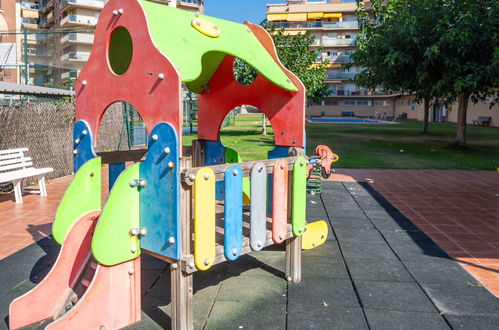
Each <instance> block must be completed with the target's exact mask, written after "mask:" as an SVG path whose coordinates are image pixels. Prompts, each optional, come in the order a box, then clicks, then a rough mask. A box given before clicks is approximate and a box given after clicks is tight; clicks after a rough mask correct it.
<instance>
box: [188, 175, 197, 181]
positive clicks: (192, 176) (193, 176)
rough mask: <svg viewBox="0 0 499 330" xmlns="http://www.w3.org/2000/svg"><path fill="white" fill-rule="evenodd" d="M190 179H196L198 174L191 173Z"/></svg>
mask: <svg viewBox="0 0 499 330" xmlns="http://www.w3.org/2000/svg"><path fill="white" fill-rule="evenodd" d="M189 179H191V180H192V181H194V180H196V176H195V175H194V174H192V173H191V174H189Z"/></svg>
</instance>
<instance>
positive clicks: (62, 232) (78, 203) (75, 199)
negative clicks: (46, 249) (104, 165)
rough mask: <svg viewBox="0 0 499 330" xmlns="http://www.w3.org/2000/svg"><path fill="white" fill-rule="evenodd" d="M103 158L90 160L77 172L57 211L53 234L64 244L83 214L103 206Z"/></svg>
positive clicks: (58, 241)
mask: <svg viewBox="0 0 499 330" xmlns="http://www.w3.org/2000/svg"><path fill="white" fill-rule="evenodd" d="M101 177H102V175H101V158H100V157H96V158H92V159H90V160H88V161H87V162H85V164H83V165H82V166H81V167H80V169H79V170H78V171H77V172H76V174H75V176H74V178H73V180H72V181H71V183H70V184H69V187H68V188H67V190H66V192H65V193H64V197H63V198H62V200H61V203H60V204H59V207H58V209H57V212H56V213H55V220H54V225H53V227H52V234H53V235H54V239H55V241H56V242H57V243H59V244H62V243H63V242H64V239H65V238H66V235H67V233H68V231H69V229H70V228H71V226H72V225H73V223H74V222H75V221H76V220H78V219H79V218H80V216H81V215H83V214H85V213H87V212H90V211H94V210H100V208H101Z"/></svg>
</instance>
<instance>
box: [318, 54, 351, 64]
mask: <svg viewBox="0 0 499 330" xmlns="http://www.w3.org/2000/svg"><path fill="white" fill-rule="evenodd" d="M319 60H328V61H329V63H334V64H346V63H351V62H352V58H351V57H350V55H336V56H322V57H320V58H319Z"/></svg>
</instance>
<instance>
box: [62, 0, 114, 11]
mask: <svg viewBox="0 0 499 330" xmlns="http://www.w3.org/2000/svg"><path fill="white" fill-rule="evenodd" d="M60 6H61V8H63V10H65V9H67V8H69V7H82V8H90V9H102V8H104V0H64V1H62V2H61V5H60Z"/></svg>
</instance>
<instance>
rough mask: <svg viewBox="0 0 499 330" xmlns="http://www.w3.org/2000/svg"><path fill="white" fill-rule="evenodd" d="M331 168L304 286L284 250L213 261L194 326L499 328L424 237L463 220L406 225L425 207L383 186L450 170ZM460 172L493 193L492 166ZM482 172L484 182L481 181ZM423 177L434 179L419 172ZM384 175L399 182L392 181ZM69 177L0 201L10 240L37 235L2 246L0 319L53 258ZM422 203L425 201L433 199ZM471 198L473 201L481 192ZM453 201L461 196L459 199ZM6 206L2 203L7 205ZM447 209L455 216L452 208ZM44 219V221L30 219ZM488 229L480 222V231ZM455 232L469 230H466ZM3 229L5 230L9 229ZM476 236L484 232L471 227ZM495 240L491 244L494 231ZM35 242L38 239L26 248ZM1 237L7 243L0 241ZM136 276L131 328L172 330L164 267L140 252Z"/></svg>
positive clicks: (198, 291)
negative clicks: (291, 280)
mask: <svg viewBox="0 0 499 330" xmlns="http://www.w3.org/2000/svg"><path fill="white" fill-rule="evenodd" d="M338 172H339V174H338V175H336V176H335V179H337V180H338V179H340V175H343V178H342V179H343V180H349V182H348V181H345V182H326V183H325V185H324V192H323V194H322V195H320V196H319V195H318V196H310V197H309V199H308V207H307V212H308V215H307V217H308V219H309V220H310V221H313V220H319V219H324V220H327V221H328V222H329V223H330V225H331V228H330V229H331V233H330V236H329V238H328V241H327V242H326V243H325V244H324V245H322V246H320V247H318V248H316V249H313V250H309V251H305V252H304V253H303V279H302V282H301V283H299V284H288V283H287V282H286V281H285V280H284V279H283V276H284V273H283V271H284V251H282V250H280V249H273V250H267V251H263V252H259V253H253V254H250V255H246V256H243V257H241V258H239V259H238V260H237V261H235V262H231V263H224V264H221V265H217V266H216V267H214V268H213V269H211V270H210V271H207V272H198V273H196V274H195V278H194V290H195V294H194V311H195V312H194V322H195V327H196V328H205V329H227V328H228V329H260V328H276V329H285V328H288V329H302V328H310V327H314V328H328V329H368V328H371V329H377V328H380V329H381V328H383V329H387V328H397V329H416V328H428V329H449V328H454V329H470V328H473V329H491V328H497V327H499V299H498V298H496V297H494V296H493V295H492V294H491V293H490V292H489V291H487V289H485V286H486V285H488V282H486V281H484V280H480V281H478V280H477V279H476V278H474V277H472V276H471V275H470V274H469V273H468V272H467V271H465V270H464V269H463V268H462V267H461V266H460V265H459V264H458V263H457V262H456V261H454V260H453V259H452V258H451V256H449V254H448V253H446V252H445V251H444V250H442V249H441V248H440V247H439V245H437V244H435V242H436V241H437V240H436V239H432V238H433V237H435V238H437V237H438V236H432V238H430V237H429V236H428V235H426V232H428V234H430V235H431V233H432V231H431V230H429V231H428V228H426V227H424V226H425V225H426V226H429V225H431V226H433V227H435V228H437V229H439V231H440V232H441V233H442V234H444V235H446V234H448V233H453V232H454V231H452V230H451V231H445V230H443V229H445V228H449V229H450V228H451V227H456V226H460V225H459V223H457V222H456V223H454V224H453V226H447V227H441V226H438V224H431V223H428V224H422V223H421V222H418V220H419V219H418V220H416V221H414V222H413V217H414V215H412V214H411V213H410V210H412V211H413V212H414V213H416V214H419V216H420V217H422V218H423V219H425V221H426V222H428V220H431V219H432V217H431V216H430V213H429V212H428V213H419V212H418V208H416V206H413V208H410V207H409V208H407V207H406V208H405V209H404V208H403V207H401V206H402V204H397V203H398V202H397V201H396V200H395V197H394V196H390V193H389V191H392V192H394V193H392V195H397V196H398V198H400V197H402V195H399V193H400V191H397V189H396V188H395V187H396V186H397V185H398V186H399V187H405V188H407V189H406V190H407V191H405V192H406V193H408V194H411V193H410V192H409V191H411V189H409V188H410V187H411V184H413V183H411V182H413V180H407V181H404V180H405V179H404V178H412V177H414V178H415V179H414V182H417V183H418V184H419V186H417V188H418V191H424V189H425V186H426V185H433V184H434V182H435V181H434V180H437V178H441V179H439V180H438V181H437V182H439V183H440V185H436V186H435V187H439V189H443V190H445V185H444V184H445V182H447V183H452V184H453V182H455V181H457V180H446V179H445V177H442V176H444V175H450V174H451V172H448V173H447V172H445V173H442V172H443V171H434V173H433V171H428V173H422V172H424V171H422V172H421V171H392V172H391V173H390V172H386V171H385V172H383V171H381V170H380V171H379V172H378V171H377V170H369V171H360V170H359V171H355V170H348V171H347V170H341V171H338ZM383 173H385V174H383ZM398 173H404V174H398ZM412 173H414V174H412ZM439 173H440V175H439ZM425 174H426V175H427V176H426V177H425ZM460 174H461V183H462V186H463V188H462V189H464V190H465V191H466V190H467V191H468V192H469V195H471V197H473V196H474V195H475V193H476V194H479V196H482V195H481V194H482V193H483V194H484V195H483V197H482V198H485V199H486V198H487V196H488V195H487V194H486V192H487V191H489V190H488V189H494V188H493V186H492V187H489V185H490V184H491V183H492V184H493V183H494V181H493V180H494V179H495V180H496V182H497V176H494V175H497V174H496V173H491V172H461V173H460ZM431 175H433V177H432V176H431ZM466 175H470V176H474V181H473V184H472V185H470V186H469V187H466V186H467V185H468V184H469V183H465V181H466V180H464V179H463V178H464V177H466ZM482 176H484V177H485V178H484V179H483V180H481V179H479V178H480V177H482ZM427 177H429V179H426V178H427ZM354 179H359V181H360V182H355V181H354ZM390 180H392V181H395V182H396V184H395V183H392V184H390V183H389V182H390ZM470 180H471V179H470ZM68 182H69V179H63V180H57V181H55V182H52V183H51V184H49V185H48V188H49V197H48V198H44V199H43V201H40V199H41V198H40V197H39V196H25V201H26V203H25V204H24V205H22V206H14V204H13V202H11V201H4V202H0V214H2V215H4V214H7V212H10V211H9V210H10V209H13V210H15V212H13V213H12V214H10V216H9V217H4V216H2V219H3V221H7V223H9V224H10V225H9V227H6V228H9V229H8V230H9V231H10V232H12V233H17V235H15V236H18V237H20V238H23V236H22V235H21V234H23V233H22V232H23V231H26V232H28V233H29V235H32V238H31V241H29V240H23V242H24V243H19V244H18V245H17V247H16V248H17V249H18V251H17V252H15V253H13V254H12V252H13V251H11V252H10V253H9V252H3V253H4V258H3V259H2V260H0V315H1V316H2V318H5V319H4V320H5V321H7V318H6V317H7V310H8V304H9V303H10V301H11V300H12V299H13V298H15V297H17V296H19V295H21V294H23V293H24V292H26V291H27V290H29V289H30V288H32V287H33V286H34V285H36V283H39V281H40V280H41V279H42V278H43V277H44V276H45V275H46V274H47V272H48V271H49V269H50V267H51V265H52V264H53V262H54V261H55V258H56V256H57V252H58V249H59V247H58V246H57V244H55V242H54V241H53V240H52V239H51V238H50V236H48V237H44V236H45V235H48V234H49V232H50V222H51V217H52V215H51V213H50V210H52V212H55V207H56V206H57V203H56V202H55V201H58V200H59V199H60V197H62V193H63V191H64V190H65V185H67V183H68ZM458 186H459V185H458ZM414 187H416V186H414ZM475 188H476V189H475ZM455 189H457V187H455ZM412 191H414V190H412ZM446 193H447V198H457V197H449V196H454V195H452V194H453V190H451V189H450V188H449V190H446ZM57 196H59V197H58V198H57ZM437 196H438V190H436V191H435V196H432V198H433V200H435V201H437V202H438V200H437V199H436V198H437ZM419 197H420V198H423V197H421V196H419ZM460 197H466V196H464V195H462V196H460ZM424 198H425V200H426V198H430V197H426V196H425V197H424ZM495 198H497V197H495ZM463 199H465V198H463ZM409 200H410V199H408V200H407V201H409ZM413 200H414V199H413ZM468 200H472V201H475V202H477V198H470V199H468ZM402 201H403V199H402ZM428 201H430V200H429V199H428ZM493 201H494V200H492V202H493ZM496 201H497V200H496ZM459 202H463V203H464V201H463V200H461V201H459ZM52 204H54V205H52ZM427 204H429V205H438V204H431V203H427ZM485 204H487V203H485ZM485 204H476V206H479V205H481V206H483V205H485ZM496 204H497V202H496ZM496 204H494V203H492V204H490V200H489V204H487V205H489V206H490V205H491V206H492V208H493V207H494V206H495V205H496ZM5 205H9V206H10V209H8V208H7V207H5ZM404 205H405V204H404ZM407 205H416V204H412V203H409V204H407ZM462 205H463V206H464V205H466V203H464V204H462ZM424 206H425V207H426V205H424ZM45 208H47V209H45ZM49 208H51V209H49ZM469 209H471V207H470V208H469ZM475 210H476V211H475V212H476V213H478V214H482V213H489V215H490V216H491V219H493V217H494V216H496V215H497V209H496V210H495V213H493V212H492V211H494V210H491V209H490V208H489V209H487V208H485V209H479V208H477V209H475ZM400 211H402V212H400ZM44 212H45V213H44ZM456 212H457V211H456ZM491 212H492V213H491ZM448 214H450V217H451V218H452V213H448ZM425 215H426V216H425ZM39 217H42V218H43V219H44V220H39V222H36V219H37V218H39ZM11 218H14V219H15V220H16V221H17V226H14V225H13V223H12V221H13V220H14V219H11ZM409 218H410V220H409ZM6 219H8V220H6ZM414 219H417V217H414ZM419 221H420V220H419ZM477 221H478V220H477ZM480 221H482V222H483V221H484V220H480ZM491 221H492V220H491ZM495 221H497V219H496V220H495ZM491 223H492V222H491ZM486 224H487V223H486V222H483V223H481V225H482V226H485V225H486ZM462 227H463V228H465V229H467V228H466V226H462ZM472 227H473V226H470V227H469V229H467V230H471V229H472ZM475 227H477V226H475ZM484 228H487V229H490V230H488V231H489V233H492V232H493V231H491V230H492V229H494V228H493V226H489V225H487V227H484ZM9 231H7V232H6V233H5V232H4V233H3V234H4V235H5V234H7V236H9V235H8V234H9ZM470 233H474V232H470ZM449 235H450V234H449ZM473 235H476V236H477V237H481V236H479V234H478V233H475V234H473ZM43 237H44V238H43ZM446 237H449V236H447V235H446ZM451 237H457V236H453V235H450V237H449V238H451ZM491 237H492V239H493V236H491ZM496 237H497V236H496ZM4 238H5V237H4ZM23 239H24V238H23ZM34 240H36V241H37V242H36V243H35V244H31V245H30V243H32V242H33V241H34ZM2 241H3V239H2V240H0V242H2ZM442 242H443V241H442ZM476 242H477V243H480V242H487V240H486V239H482V240H481V241H478V240H477V241H476ZM487 244H489V243H487ZM28 245H29V246H28ZM492 245H493V243H492ZM26 246H27V247H26ZM444 248H445V249H446V250H447V251H448V252H449V253H455V252H456V251H457V250H455V247H453V249H454V250H451V249H449V248H448V247H444ZM0 251H2V250H0ZM3 251H6V250H5V249H4V250H3ZM463 251H466V250H463ZM488 251H489V254H488V256H489V258H487V259H491V260H497V258H498V254H497V253H496V254H493V253H490V252H493V250H490V249H489V250H488ZM463 253H464V252H463ZM7 254H9V255H7ZM477 257H479V256H478V255H475V257H473V255H471V257H468V258H473V259H476V260H468V261H469V262H470V263H472V262H473V265H474V267H477V266H482V265H484V267H483V269H487V271H489V272H492V273H494V274H495V275H497V269H496V268H492V267H488V266H487V263H478V262H480V261H484V260H479V259H480V258H478V259H477ZM142 274H143V276H142V294H143V298H142V300H143V321H141V322H140V323H139V324H137V325H134V326H132V327H130V328H132V329H155V328H158V329H159V328H161V327H168V325H169V323H170V319H169V316H168V314H169V308H170V306H169V300H170V291H169V282H170V280H169V269H168V265H167V264H166V263H164V262H161V261H158V260H156V259H153V258H151V257H147V256H144V258H143V264H142ZM0 328H6V323H5V322H4V323H0Z"/></svg>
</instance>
